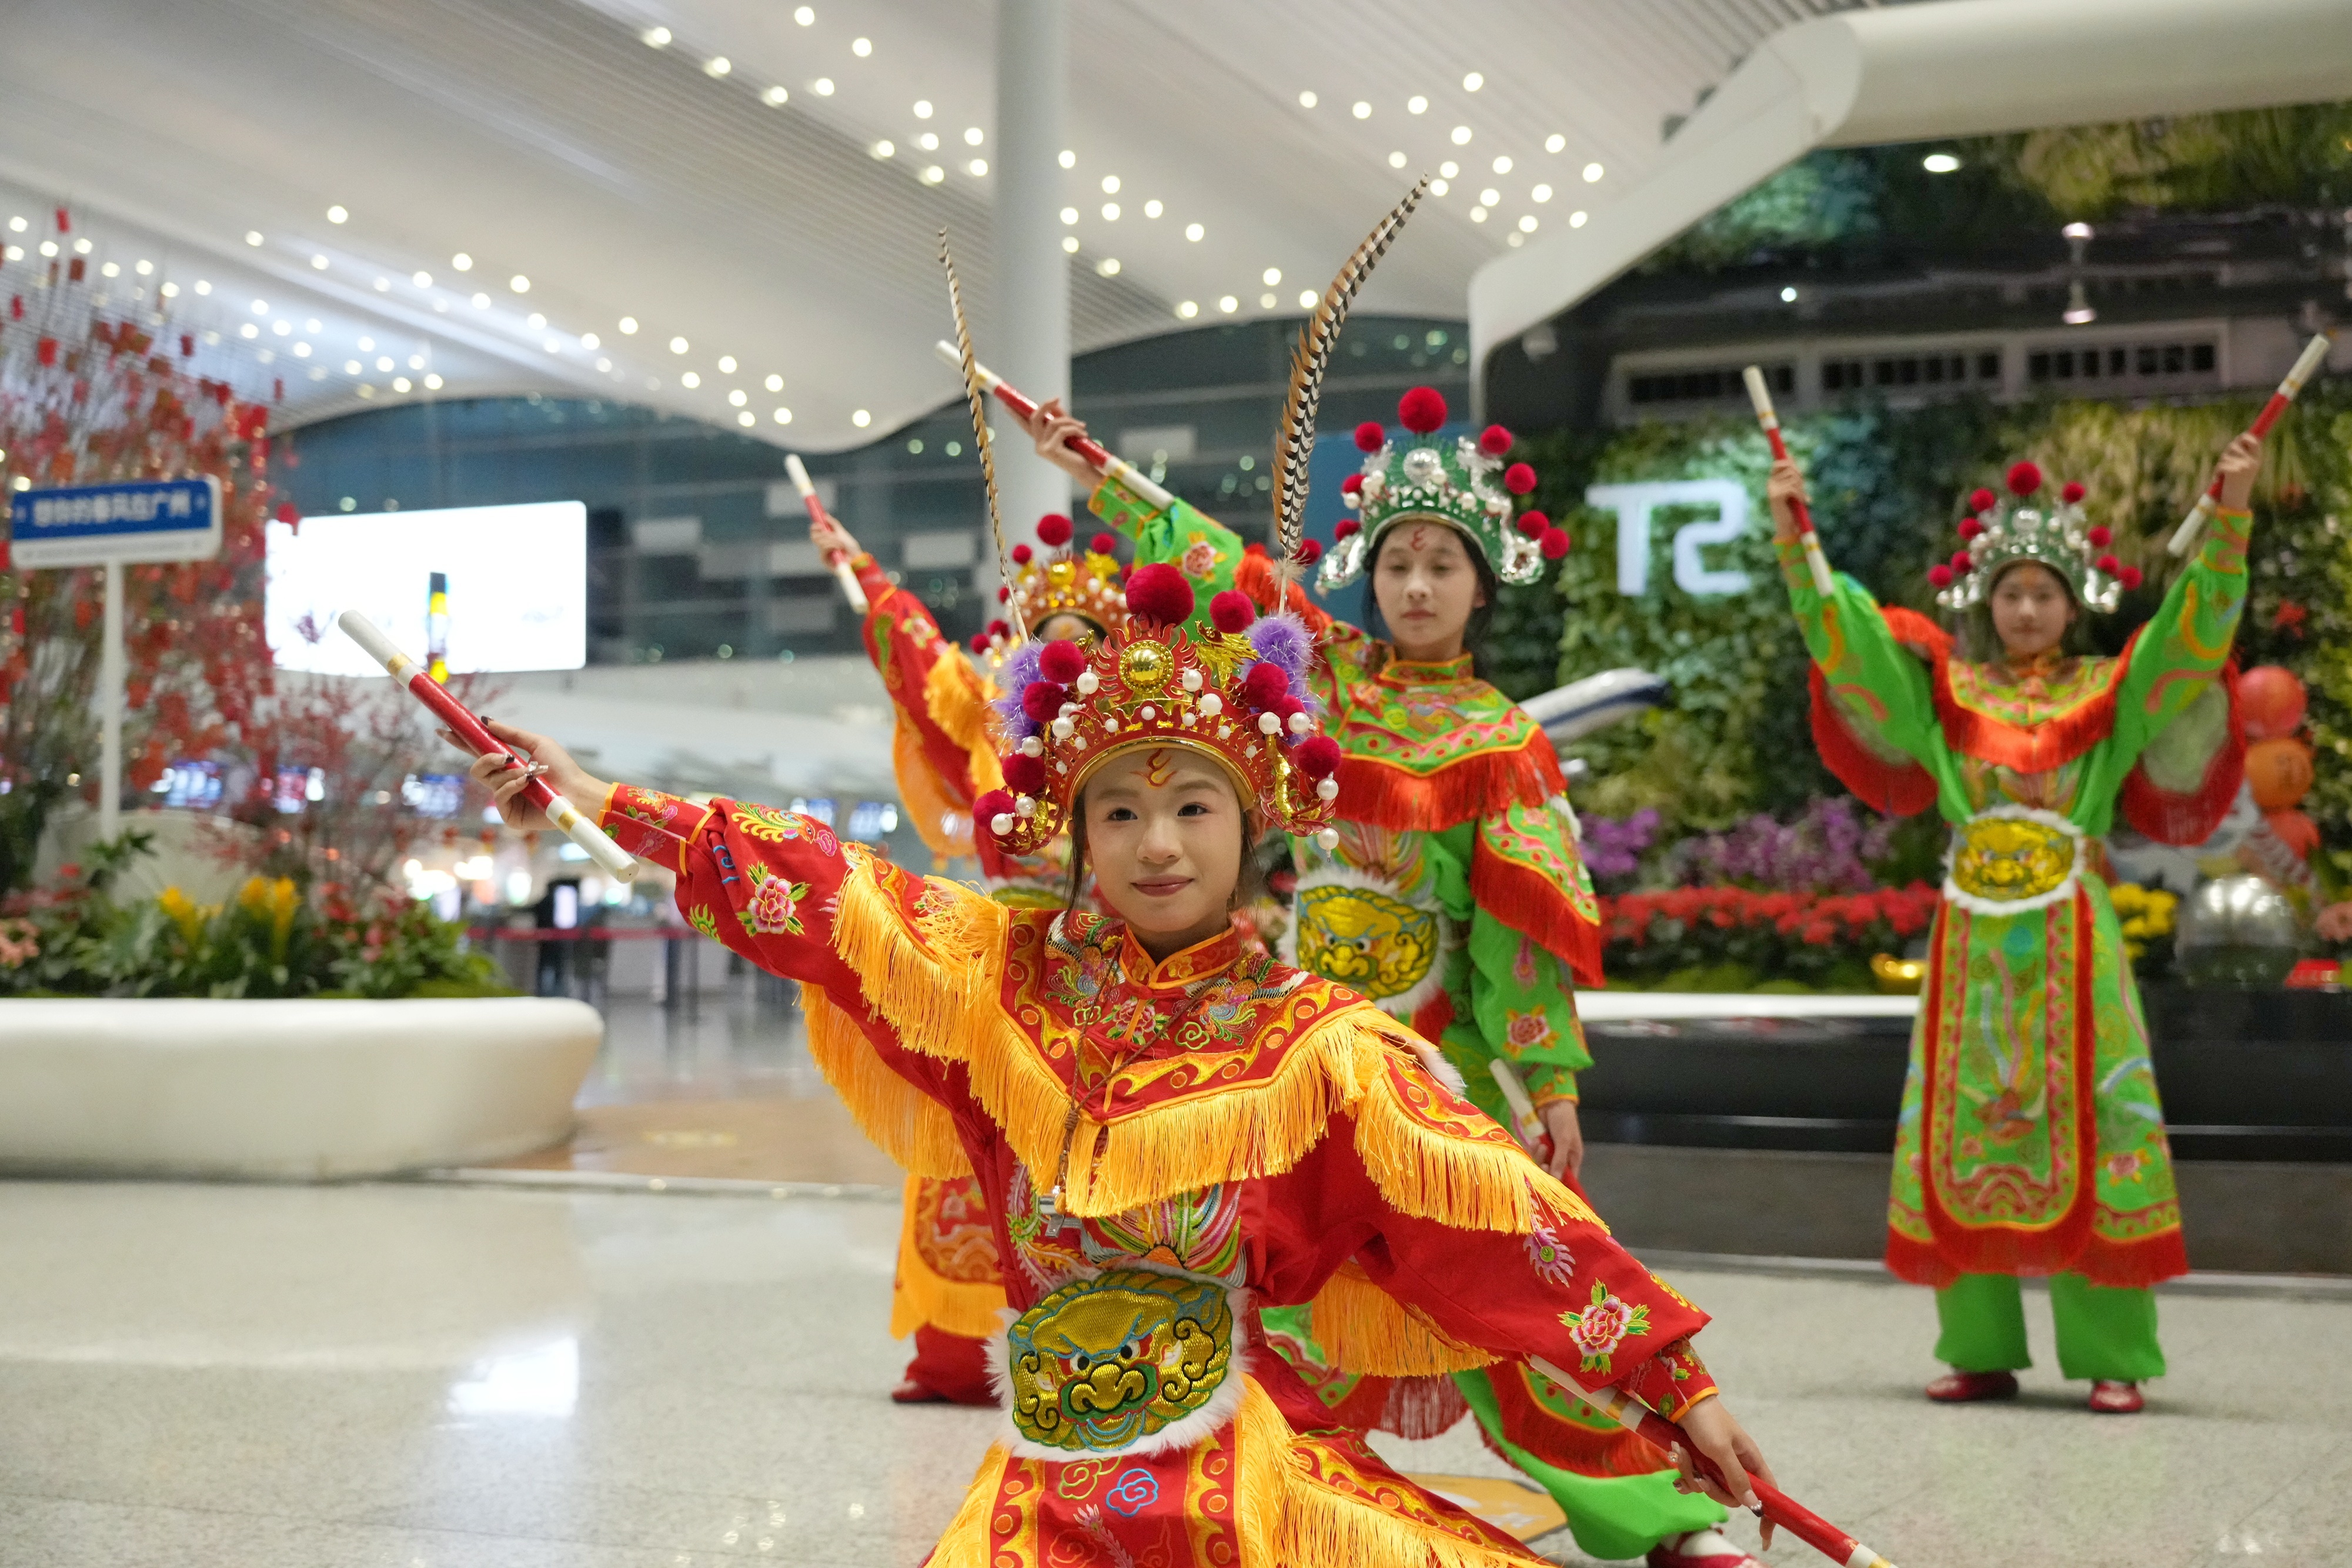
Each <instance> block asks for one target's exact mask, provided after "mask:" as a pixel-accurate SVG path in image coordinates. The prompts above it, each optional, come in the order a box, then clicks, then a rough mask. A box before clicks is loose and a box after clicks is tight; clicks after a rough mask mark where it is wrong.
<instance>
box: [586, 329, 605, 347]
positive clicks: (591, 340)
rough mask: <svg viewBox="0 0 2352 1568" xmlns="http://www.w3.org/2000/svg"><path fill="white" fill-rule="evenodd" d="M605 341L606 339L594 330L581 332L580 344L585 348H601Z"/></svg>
mask: <svg viewBox="0 0 2352 1568" xmlns="http://www.w3.org/2000/svg"><path fill="white" fill-rule="evenodd" d="M603 343H604V340H603V339H602V338H599V337H598V336H596V334H595V333H593V332H583V333H581V334H580V346H581V347H582V348H583V349H589V350H593V349H596V348H599V347H601V346H602V345H603Z"/></svg>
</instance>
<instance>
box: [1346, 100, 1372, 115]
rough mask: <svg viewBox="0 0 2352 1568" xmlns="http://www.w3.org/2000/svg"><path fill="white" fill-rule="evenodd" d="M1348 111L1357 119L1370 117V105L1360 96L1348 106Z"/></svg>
mask: <svg viewBox="0 0 2352 1568" xmlns="http://www.w3.org/2000/svg"><path fill="white" fill-rule="evenodd" d="M1348 112H1349V114H1352V115H1354V116H1355V117H1356V118H1357V119H1358V120H1370V118H1371V117H1372V106H1371V105H1370V104H1369V103H1366V102H1365V101H1364V100H1363V99H1357V100H1356V101H1355V102H1354V103H1352V104H1349V106H1348Z"/></svg>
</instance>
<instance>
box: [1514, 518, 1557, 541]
mask: <svg viewBox="0 0 2352 1568" xmlns="http://www.w3.org/2000/svg"><path fill="white" fill-rule="evenodd" d="M1549 527H1551V519H1550V518H1549V517H1545V516H1544V515H1543V514H1542V513H1541V512H1522V513H1520V514H1519V532H1521V533H1523V534H1525V535H1527V536H1528V538H1531V539H1539V538H1543V537H1544V530H1545V529H1546V528H1549Z"/></svg>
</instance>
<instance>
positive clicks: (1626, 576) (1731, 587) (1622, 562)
mask: <svg viewBox="0 0 2352 1568" xmlns="http://www.w3.org/2000/svg"><path fill="white" fill-rule="evenodd" d="M1584 504H1585V505H1586V506H1588V507H1597V508H1599V509H1601V510H1602V511H1608V512H1614V513H1616V514H1617V591H1618V592H1620V593H1624V594H1632V595H1635V596H1639V595H1641V594H1644V593H1647V592H1648V591H1650V514H1651V513H1652V512H1654V511H1655V510H1656V509H1657V508H1658V507H1714V508H1715V510H1716V517H1715V518H1714V520H1713V521H1711V522H1697V523H1685V524H1684V525H1683V526H1682V527H1681V528H1676V529H1675V587H1676V588H1679V589H1681V590H1682V591H1684V592H1685V593H1688V594H1692V595H1694V596H1696V597H1699V598H1706V597H1720V596H1722V595H1725V594H1732V593H1745V592H1747V591H1748V589H1749V588H1750V587H1752V586H1753V581H1752V580H1751V579H1750V578H1749V577H1748V573H1746V572H1745V571H1741V570H1738V569H1737V568H1733V569H1731V570H1723V571H1715V570H1709V569H1708V567H1707V564H1706V559H1705V558H1703V557H1702V556H1701V555H1700V554H1699V551H1700V550H1702V549H1706V547H1707V546H1708V545H1720V544H1728V543H1730V542H1731V541H1732V540H1733V539H1736V538H1738V537H1739V536H1740V535H1742V534H1744V533H1746V532H1747V531H1748V487H1747V486H1745V485H1742V484H1741V483H1739V481H1738V480H1737V479H1669V480H1664V481H1661V482H1659V483H1657V484H1652V485H1594V486H1591V487H1590V488H1588V489H1587V490H1586V491H1585V492H1584Z"/></svg>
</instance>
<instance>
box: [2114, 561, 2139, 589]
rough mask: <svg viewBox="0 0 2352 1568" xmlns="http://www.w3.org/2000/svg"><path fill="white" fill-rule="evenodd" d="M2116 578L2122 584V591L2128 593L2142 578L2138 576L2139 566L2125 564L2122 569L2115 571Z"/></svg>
mask: <svg viewBox="0 0 2352 1568" xmlns="http://www.w3.org/2000/svg"><path fill="white" fill-rule="evenodd" d="M2116 581H2117V582H2120V583H2122V584H2123V585H2124V591H2125V592H2126V593H2128V592H2130V591H2132V590H2133V589H2135V588H2137V587H2138V586H2139V585H2140V583H2141V581H2142V578H2141V577H2140V572H2139V568H2137V567H2136V566H2127V567H2126V568H2124V569H2123V570H2121V571H2119V572H2117V573H2116Z"/></svg>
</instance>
